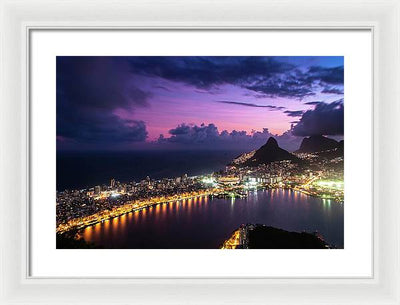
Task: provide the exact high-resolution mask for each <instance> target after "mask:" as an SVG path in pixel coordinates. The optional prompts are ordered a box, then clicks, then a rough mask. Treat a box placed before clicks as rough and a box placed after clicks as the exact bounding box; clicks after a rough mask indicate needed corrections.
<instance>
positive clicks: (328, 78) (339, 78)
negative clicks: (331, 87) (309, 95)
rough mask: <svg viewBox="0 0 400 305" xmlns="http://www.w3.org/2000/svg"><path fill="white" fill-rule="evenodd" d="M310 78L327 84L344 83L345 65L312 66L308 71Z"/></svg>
mask: <svg viewBox="0 0 400 305" xmlns="http://www.w3.org/2000/svg"><path fill="white" fill-rule="evenodd" d="M307 74H308V78H309V79H310V80H312V81H321V82H323V83H326V84H337V85H343V82H344V67H343V66H339V67H334V68H325V67H319V66H313V67H310V69H309V70H308V72H307Z"/></svg>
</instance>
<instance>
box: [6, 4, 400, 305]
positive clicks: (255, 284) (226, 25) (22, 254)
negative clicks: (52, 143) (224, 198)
mask: <svg viewBox="0 0 400 305" xmlns="http://www.w3.org/2000/svg"><path fill="white" fill-rule="evenodd" d="M1 12H2V14H1V28H0V29H1V37H2V49H1V87H0V88H1V101H2V106H3V107H2V111H1V114H2V115H1V120H0V124H1V129H0V130H1V139H2V149H1V176H0V177H1V181H0V186H1V211H0V217H1V218H0V219H1V241H2V244H1V248H2V251H1V269H0V276H1V279H0V281H1V283H2V288H1V290H0V297H1V298H0V300H1V303H2V304H13V303H18V302H19V303H22V304H88V303H101V302H102V303H107V304H113V303H115V304H118V303H123V304H131V303H137V304H172V303H174V304H181V303H182V304H187V303H195V304H220V303H228V302H229V303H239V304H241V303H242V304H244V303H248V304H261V303H271V304H272V303H273V304H293V303H303V304H310V303H315V304H325V303H326V304H328V303H335V304H400V289H399V287H400V283H399V277H400V269H399V267H400V266H399V257H400V253H399V249H400V247H399V241H400V238H399V237H400V236H399V234H400V226H399V221H398V217H399V216H400V215H399V214H400V208H399V206H398V204H397V200H396V199H397V196H396V191H397V187H396V186H397V181H399V178H400V177H399V169H400V168H399V167H400V166H399V164H400V162H399V161H400V160H399V159H400V152H399V139H398V138H397V135H396V131H397V130H399V125H400V124H399V122H398V119H397V118H398V116H399V115H400V107H399V102H398V101H399V95H400V93H399V90H398V89H397V88H398V84H399V81H400V79H399V72H400V66H399V41H400V40H399V38H400V32H399V30H400V28H399V23H400V1H398V0H397V1H386V0H385V1H377V2H367V3H365V2H364V1H358V0H348V1H339V0H336V1H332V2H327V1H320V0H319V1H304V0H303V1H295V0H293V1H268V2H258V1H256V0H250V1H246V2H241V1H227V0H224V1H216V2H212V1H203V2H197V1H194V0H189V1H178V0H175V1H172V0H168V1H162V0H154V1H151V2H148V1H145V0H140V1H122V0H116V1H113V2H107V1H90V0H85V1H82V0H81V1H75V0H73V1H69V2H63V1H53V2H45V1H40V0H31V1H28V0H21V1H2V2H1ZM154 28H156V29H205V28H207V29H227V30H228V29H274V30H284V29H303V30H304V29H313V30H328V29H344V30H346V29H370V30H371V31H372V33H373V46H372V47H373V106H374V117H373V121H374V125H373V129H374V130H373V143H374V145H373V160H374V164H373V169H374V180H373V197H374V198H373V206H374V211H373V212H374V213H373V214H374V215H373V240H374V243H373V245H374V249H373V252H374V255H373V266H374V270H373V276H372V277H371V278H346V279H342V278H341V279H335V278H318V279H316V278H259V279H249V278H241V279H238V278H235V279H230V278H219V279H205V278H194V277H188V278H179V279H178V278H175V279H171V278H169V279H166V278H148V279H135V278H129V279H124V278H63V277H60V278H33V277H30V276H29V268H28V266H29V258H30V256H29V249H30V245H29V235H30V231H29V215H30V214H29V213H30V211H29V201H30V189H29V186H30V172H29V156H30V155H29V146H30V143H29V139H30V138H29V135H30V129H29V128H30V125H29V113H30V109H29V96H30V92H29V88H30V86H29V84H30V79H29V65H28V63H29V54H30V53H29V51H30V50H29V47H30V43H29V37H30V31H32V30H34V29H42V30H46V29H47V30H62V29H76V30H85V29H90V30H96V29H110V30H112V29H154Z"/></svg>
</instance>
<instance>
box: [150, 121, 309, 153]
mask: <svg viewBox="0 0 400 305" xmlns="http://www.w3.org/2000/svg"><path fill="white" fill-rule="evenodd" d="M169 135H170V137H165V136H164V135H160V137H159V139H158V141H157V143H158V144H159V145H171V146H174V147H175V148H179V147H185V148H195V149H205V150H207V149H221V150H241V151H250V150H253V149H256V148H259V147H261V146H262V145H263V144H265V143H266V141H267V140H268V138H269V137H271V136H273V137H275V138H276V139H277V141H278V143H279V145H280V146H281V147H283V148H285V149H287V150H290V151H294V150H296V149H298V148H299V147H300V142H301V140H302V139H301V138H299V137H296V136H294V135H292V133H291V131H287V132H285V133H284V134H282V135H280V136H278V135H273V134H272V133H270V132H269V131H268V129H267V128H264V129H263V131H253V132H252V133H250V134H248V133H247V132H246V131H243V130H241V131H237V130H233V131H231V132H228V131H226V130H223V131H221V132H219V131H218V128H217V126H216V125H215V124H208V125H206V124H201V125H200V126H198V125H193V124H185V123H182V124H180V125H178V126H177V127H176V128H174V129H171V130H170V131H169ZM164 147H165V146H164Z"/></svg>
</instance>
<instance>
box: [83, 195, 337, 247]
mask: <svg viewBox="0 0 400 305" xmlns="http://www.w3.org/2000/svg"><path fill="white" fill-rule="evenodd" d="M246 223H259V224H265V225H268V226H273V227H276V228H281V229H284V230H287V231H295V232H302V231H307V232H315V231H318V232H319V234H321V235H322V236H323V238H324V239H325V241H326V242H328V243H329V244H330V245H332V246H336V247H337V248H343V247H344V206H343V204H341V203H338V202H335V201H334V200H325V199H321V198H316V197H311V196H308V195H305V194H303V193H300V192H297V191H293V190H283V189H273V190H262V191H257V192H250V193H249V196H248V197H247V198H237V199H230V198H229V199H228V198H224V199H218V198H214V199H211V198H208V197H201V198H194V199H188V200H182V201H176V202H171V203H168V204H159V205H157V206H153V207H148V208H146V209H143V210H140V211H135V212H131V213H128V214H124V215H121V216H119V217H115V218H113V219H110V220H106V221H105V222H103V223H98V224H95V225H93V226H89V227H86V228H85V229H84V230H83V232H82V234H83V237H84V238H85V240H86V241H90V242H93V243H94V244H96V245H97V246H101V247H103V248H106V249H217V248H219V247H220V246H221V244H222V243H223V241H224V240H225V239H227V238H229V237H230V235H231V234H232V232H233V231H234V230H236V229H237V228H238V227H239V226H240V225H241V224H246Z"/></svg>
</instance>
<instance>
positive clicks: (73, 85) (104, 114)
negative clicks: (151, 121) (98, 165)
mask: <svg viewBox="0 0 400 305" xmlns="http://www.w3.org/2000/svg"><path fill="white" fill-rule="evenodd" d="M56 82H57V136H59V137H60V138H61V139H63V140H64V141H73V142H76V143H83V142H84V143H103V144H107V143H119V142H137V141H144V140H145V139H146V137H147V131H146V126H145V123H144V122H143V121H140V120H125V119H122V118H120V117H118V116H117V115H115V114H114V111H115V110H117V109H125V110H127V111H132V110H133V109H134V108H136V107H144V106H147V100H148V98H149V97H150V94H149V93H148V92H145V91H143V90H141V89H139V88H138V87H136V86H135V85H134V84H133V82H132V76H131V73H130V72H129V65H128V62H126V61H125V60H123V59H121V58H119V57H117V58H115V57H64V56H62V57H57V81H56ZM60 145H62V143H60Z"/></svg>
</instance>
